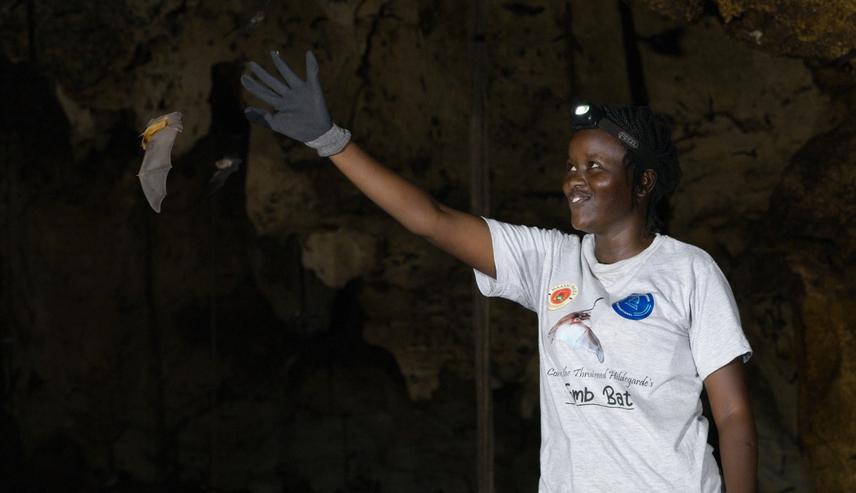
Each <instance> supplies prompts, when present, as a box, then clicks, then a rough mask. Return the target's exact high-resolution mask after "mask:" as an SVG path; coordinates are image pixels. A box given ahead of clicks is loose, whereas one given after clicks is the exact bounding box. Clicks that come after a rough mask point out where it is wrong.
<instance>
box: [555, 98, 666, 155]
mask: <svg viewBox="0 0 856 493" xmlns="http://www.w3.org/2000/svg"><path fill="white" fill-rule="evenodd" d="M587 128H599V129H601V130H603V131H604V132H606V133H608V134H609V135H612V136H613V137H615V138H616V139H618V140H620V141H621V143H622V144H624V146H625V147H627V148H628V149H630V150H631V151H633V152H635V153H636V154H637V155H638V156H639V157H640V158H641V159H642V163H643V164H645V165H646V166H650V167H654V166H655V165H656V163H657V159H656V158H655V157H654V153H652V152H651V151H650V150H649V149H648V148H647V147H646V146H645V145H644V144H642V142H640V141H639V139H637V138H636V137H635V136H633V134H631V133H630V132H628V131H627V130H625V129H623V128H622V127H621V126H620V125H618V124H617V123H615V122H614V121H612V120H610V119H609V118H607V117H606V114H605V113H604V111H603V108H601V107H600V106H593V105H588V104H580V105H577V106H575V107H574V110H573V113H572V115H571V129H573V130H583V129H587Z"/></svg>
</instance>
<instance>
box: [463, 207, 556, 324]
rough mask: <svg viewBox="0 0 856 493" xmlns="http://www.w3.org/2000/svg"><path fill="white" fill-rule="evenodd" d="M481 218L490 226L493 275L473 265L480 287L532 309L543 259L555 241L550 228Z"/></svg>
mask: <svg viewBox="0 0 856 493" xmlns="http://www.w3.org/2000/svg"><path fill="white" fill-rule="evenodd" d="M483 219H484V220H485V222H486V223H487V226H488V228H489V229H490V238H491V243H492V244H493V261H494V265H495V266H496V279H494V278H493V277H491V276H489V275H487V274H484V273H483V272H481V271H479V270H476V269H473V272H474V273H475V276H476V284H477V285H478V288H479V291H481V293H482V294H483V295H485V296H498V297H500V298H505V299H508V300H511V301H514V302H517V303H519V304H521V305H523V306H524V307H526V308H528V309H530V310H532V311H535V309H536V306H537V304H536V302H535V300H536V299H537V293H538V291H539V288H540V285H541V275H542V272H543V270H544V261H545V258H546V257H547V255H548V253H549V251H550V249H551V248H552V242H553V241H554V238H553V236H554V235H553V234H552V233H553V232H552V231H548V230H544V229H539V228H532V227H527V226H516V225H512V224H507V223H503V222H499V221H495V220H493V219H488V218H483Z"/></svg>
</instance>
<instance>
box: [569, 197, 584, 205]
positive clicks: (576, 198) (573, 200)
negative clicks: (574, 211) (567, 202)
mask: <svg viewBox="0 0 856 493" xmlns="http://www.w3.org/2000/svg"><path fill="white" fill-rule="evenodd" d="M580 200H582V197H574V198H572V199H571V203H572V204H576V203H577V202H579V201H580Z"/></svg>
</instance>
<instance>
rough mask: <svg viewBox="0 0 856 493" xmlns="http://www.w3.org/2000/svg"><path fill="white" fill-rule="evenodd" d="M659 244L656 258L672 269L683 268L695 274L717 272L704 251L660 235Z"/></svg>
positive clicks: (711, 259) (713, 262)
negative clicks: (672, 267)
mask: <svg viewBox="0 0 856 493" xmlns="http://www.w3.org/2000/svg"><path fill="white" fill-rule="evenodd" d="M660 236H661V242H662V244H661V245H660V249H659V255H658V257H659V258H660V259H661V261H662V262H664V263H668V264H670V265H672V266H674V267H678V268H684V269H687V270H689V271H691V272H693V273H696V274H703V273H708V272H710V271H711V270H719V267H718V266H717V264H716V261H715V260H714V259H713V257H711V256H710V254H709V253H707V252H706V251H705V250H704V249H702V248H699V247H697V246H695V245H692V244H690V243H686V242H683V241H680V240H677V239H675V238H672V237H671V236H667V235H660Z"/></svg>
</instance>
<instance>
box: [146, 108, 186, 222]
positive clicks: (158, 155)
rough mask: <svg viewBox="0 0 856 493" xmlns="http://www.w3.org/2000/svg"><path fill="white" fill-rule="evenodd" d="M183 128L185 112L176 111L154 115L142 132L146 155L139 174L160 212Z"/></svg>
mask: <svg viewBox="0 0 856 493" xmlns="http://www.w3.org/2000/svg"><path fill="white" fill-rule="evenodd" d="M182 128H183V127H182V125H181V113H179V112H174V113H169V114H167V115H162V116H159V117H157V118H152V119H151V120H149V123H148V124H147V125H146V129H145V130H144V131H143V133H142V134H141V136H142V138H143V142H142V144H141V145H142V147H143V150H144V151H146V154H145V156H144V157H143V165H142V166H140V171H139V173H137V177H139V178H140V185H141V186H142V187H143V193H144V194H145V195H146V200H148V201H149V205H150V206H151V207H152V209H153V210H154V211H155V212H158V213H159V212H160V209H161V202H163V199H164V197H166V177H167V175H168V174H169V170H170V169H171V168H172V159H171V153H172V146H173V144H175V138H176V136H177V135H178V133H179V132H181V130H182Z"/></svg>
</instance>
